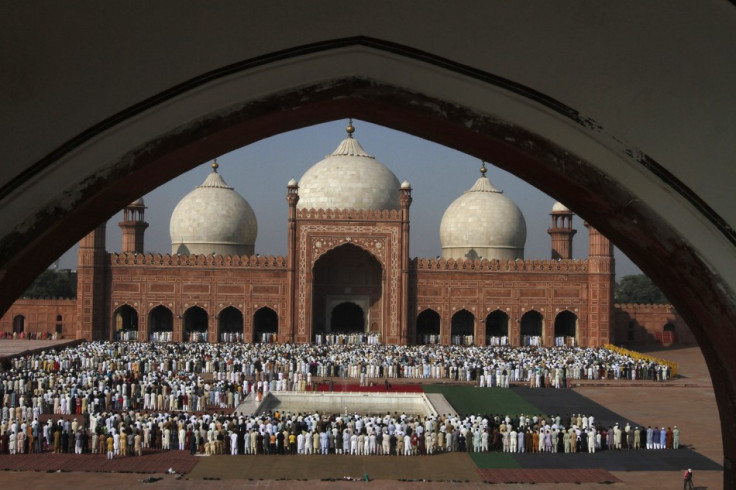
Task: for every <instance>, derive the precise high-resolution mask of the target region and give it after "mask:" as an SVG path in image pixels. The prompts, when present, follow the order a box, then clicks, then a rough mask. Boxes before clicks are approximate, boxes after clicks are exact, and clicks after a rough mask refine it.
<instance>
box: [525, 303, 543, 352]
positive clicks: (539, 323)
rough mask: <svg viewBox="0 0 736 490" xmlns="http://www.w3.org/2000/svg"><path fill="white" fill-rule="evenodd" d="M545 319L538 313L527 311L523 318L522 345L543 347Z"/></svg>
mask: <svg viewBox="0 0 736 490" xmlns="http://www.w3.org/2000/svg"><path fill="white" fill-rule="evenodd" d="M543 325H544V322H543V319H542V315H541V314H540V313H539V312H538V311H534V310H531V311H527V312H526V313H524V316H522V317H521V332H520V335H521V339H520V340H521V345H542V335H543V331H542V330H543Z"/></svg>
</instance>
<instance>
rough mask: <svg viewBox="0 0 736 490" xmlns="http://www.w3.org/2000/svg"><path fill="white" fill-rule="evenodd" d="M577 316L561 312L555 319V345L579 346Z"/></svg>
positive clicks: (569, 312)
mask: <svg viewBox="0 0 736 490" xmlns="http://www.w3.org/2000/svg"><path fill="white" fill-rule="evenodd" d="M577 333H578V316H577V315H576V314H575V313H573V312H572V311H568V310H565V311H561V312H560V313H559V314H558V315H557V316H556V317H555V345H558V346H562V345H566V346H568V347H572V346H575V345H578V344H579V341H578V338H577Z"/></svg>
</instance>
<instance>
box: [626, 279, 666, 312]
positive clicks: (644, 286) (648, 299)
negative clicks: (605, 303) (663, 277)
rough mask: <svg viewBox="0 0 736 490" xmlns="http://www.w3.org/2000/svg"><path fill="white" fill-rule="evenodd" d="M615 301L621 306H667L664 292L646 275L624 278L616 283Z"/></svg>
mask: <svg viewBox="0 0 736 490" xmlns="http://www.w3.org/2000/svg"><path fill="white" fill-rule="evenodd" d="M614 298H615V299H614V301H615V302H616V303H619V304H624V303H630V304H641V305H650V304H667V303H669V301H667V298H666V297H665V295H664V294H662V291H660V290H659V288H658V287H657V286H656V285H655V284H654V283H653V282H652V280H651V279H649V277H647V276H645V275H644V274H636V275H631V276H624V277H622V278H621V280H620V281H618V282H616V290H615V292H614Z"/></svg>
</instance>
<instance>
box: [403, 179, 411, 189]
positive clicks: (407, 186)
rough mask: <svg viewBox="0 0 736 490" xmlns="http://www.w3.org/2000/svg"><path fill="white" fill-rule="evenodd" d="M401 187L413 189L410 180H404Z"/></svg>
mask: <svg viewBox="0 0 736 490" xmlns="http://www.w3.org/2000/svg"><path fill="white" fill-rule="evenodd" d="M401 188H402V189H411V184H410V183H409V181H408V180H405V181H404V182H402V183H401Z"/></svg>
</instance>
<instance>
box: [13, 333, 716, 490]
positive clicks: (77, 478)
mask: <svg viewBox="0 0 736 490" xmlns="http://www.w3.org/2000/svg"><path fill="white" fill-rule="evenodd" d="M5 342H7V341H0V353H2V354H7V345H5V346H3V344H4V343H5ZM15 342H21V341H15ZM27 342H39V341H27ZM33 347H35V346H30V347H29V346H27V345H20V344H19V345H17V346H16V348H18V349H19V350H20V351H26V350H30V349H32V348H33ZM46 347H47V346H46V345H45V346H44V348H46ZM656 354H657V355H658V356H659V357H663V358H665V359H670V360H673V361H676V362H678V364H679V365H680V374H681V376H682V377H681V378H679V379H677V380H673V381H672V382H670V383H666V384H654V383H649V382H647V383H637V384H636V385H631V384H624V383H605V385H606V386H596V384H599V385H600V384H603V383H581V386H578V387H576V388H575V389H574V390H572V391H570V392H569V393H570V398H571V399H573V398H575V397H577V396H582V397H585V398H587V399H588V401H589V402H590V403H595V404H599V405H601V406H603V407H605V408H606V409H608V410H609V411H610V413H611V414H612V415H610V417H611V418H612V419H617V418H622V419H625V420H631V421H632V422H635V423H638V424H646V425H649V424H650V423H651V424H652V425H653V424H655V423H656V424H657V425H660V426H665V427H667V426H674V425H677V426H679V427H680V429H681V431H682V434H681V441H682V443H683V444H684V445H686V446H687V450H683V451H681V452H680V451H677V452H675V451H669V452H668V453H672V454H668V455H666V456H667V457H669V458H670V460H668V461H662V460H661V459H662V458H661V457H657V458H655V459H649V461H650V462H651V464H647V463H646V461H647V459H646V458H652V454H650V453H651V452H650V451H647V452H645V453H644V452H642V453H639V454H642V457H641V458H636V457H634V458H633V459H630V460H629V461H628V462H627V461H626V460H627V458H632V454H621V453H614V452H611V454H610V455H607V457H606V458H598V459H592V460H590V461H588V462H587V463H586V464H585V465H584V466H585V469H584V470H583V469H580V468H567V469H565V468H559V466H557V467H556V465H558V464H559V463H560V462H559V461H557V462H553V461H551V462H550V464H549V465H544V464H541V465H540V464H539V463H540V462H541V460H540V459H539V457H538V458H537V459H535V460H534V461H535V463H533V464H532V463H529V464H528V466H547V468H537V469H535V468H521V469H518V470H510V469H503V470H498V469H486V470H478V469H477V467H476V465H475V464H474V463H473V461H472V460H471V458H470V456H469V455H467V454H447V455H436V456H431V457H413V458H402V457H394V458H389V457H385V458H384V457H377V456H374V457H357V456H356V457H345V456H342V457H340V456H311V457H289V456H286V457H273V456H271V457H265V456H264V457H232V456H218V457H192V456H189V455H188V454H182V453H179V452H172V453H164V454H160V453H159V454H151V455H149V456H144V457H141V458H133V457H131V458H124V459H119V460H116V461H114V462H107V461H106V459H105V458H104V456H92V455H84V456H73V455H53V454H41V455H34V456H27V455H26V456H14V457H11V456H2V457H0V470H1V469H5V471H2V473H0V475H2V477H1V478H2V480H1V481H2V482H3V484H4V485H9V486H8V487H6V488H19V487H20V486H25V487H27V488H40V489H43V488H50V489H51V488H53V489H57V490H58V489H59V488H71V487H78V486H85V487H87V486H89V485H92V486H104V487H107V488H111V489H112V488H129V487H131V486H136V487H137V486H152V487H155V488H161V489H164V488H166V489H168V488H172V489H173V488H177V489H179V488H194V487H195V486H196V488H197V489H199V488H205V489H206V488H213V489H214V488H223V489H229V488H243V487H267V488H270V489H305V490H306V489H309V490H318V489H322V488H327V489H337V488H343V487H347V486H351V487H355V486H356V485H370V486H371V487H374V488H388V489H399V490H404V489H416V488H419V487H418V485H421V488H437V489H439V488H447V487H457V488H459V489H463V490H464V489H475V488H487V487H488V483H486V482H493V483H494V484H501V485H502V487H510V488H519V489H526V488H530V489H531V488H534V489H540V488H545V489H546V488H550V489H559V490H567V489H573V488H575V489H580V488H591V489H603V488H637V489H652V490H653V489H661V488H679V487H680V485H681V474H682V471H684V469H685V468H686V467H687V466H693V467H694V468H695V478H694V481H695V485H696V488H699V489H704V488H707V489H714V488H721V487H722V471H721V470H720V469H712V470H705V468H709V467H711V468H720V464H721V463H722V451H723V449H722V444H721V435H720V425H719V422H718V410H717V406H716V403H715V398H714V395H713V390H712V385H711V382H710V377H709V376H708V371H707V369H706V367H705V362H704V360H703V357H702V355H701V353H700V350H699V349H698V348H685V349H677V350H667V351H661V352H657V353H656ZM544 391H559V390H535V391H534V393H532V395H533V396H540V395H543V392H544ZM556 395H558V394H556ZM530 396H531V395H530ZM540 403H541V402H540ZM675 453H677V454H675ZM634 454H636V453H634ZM537 456H540V455H537ZM542 456H545V455H542ZM548 456H553V455H548ZM578 456H583V455H577V456H575V457H576V458H577V457H578ZM672 458H674V460H673V459H672ZM577 460H578V459H576V460H573V459H572V458H571V457H568V458H566V459H565V461H566V462H567V463H569V462H571V461H577ZM616 460H623V461H619V463H618V464H613V462H612V461H614V462H615V461H616ZM606 461H608V462H606ZM642 461H643V463H642ZM588 463H590V465H588ZM598 464H601V466H603V465H604V464H605V465H606V466H605V467H603V468H601V467H596V465H598ZM678 466H681V467H678ZM168 467H172V468H174V469H175V470H176V471H177V472H186V474H183V475H181V474H176V475H170V474H166V473H165V472H163V471H165V470H164V468H168ZM555 467H556V469H549V468H555ZM621 468H623V469H621ZM655 468H669V469H667V470H665V471H652V470H653V469H655ZM698 468H702V469H698ZM20 469H23V470H24V471H18V470H20ZM632 469H635V471H631V470H632ZM70 470H73V471H70ZM146 472H148V473H146ZM151 472H153V473H151ZM365 474H368V475H369V477H370V478H371V479H372V481H371V482H370V483H365V482H358V481H357V480H362V478H363V477H364V475H365ZM345 477H349V478H352V479H354V480H355V481H347V480H345V479H344V478H345ZM305 480H306V481H305ZM529 480H532V481H534V482H535V483H524V482H528V481H529ZM554 482H559V483H554ZM564 482H566V483H564Z"/></svg>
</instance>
